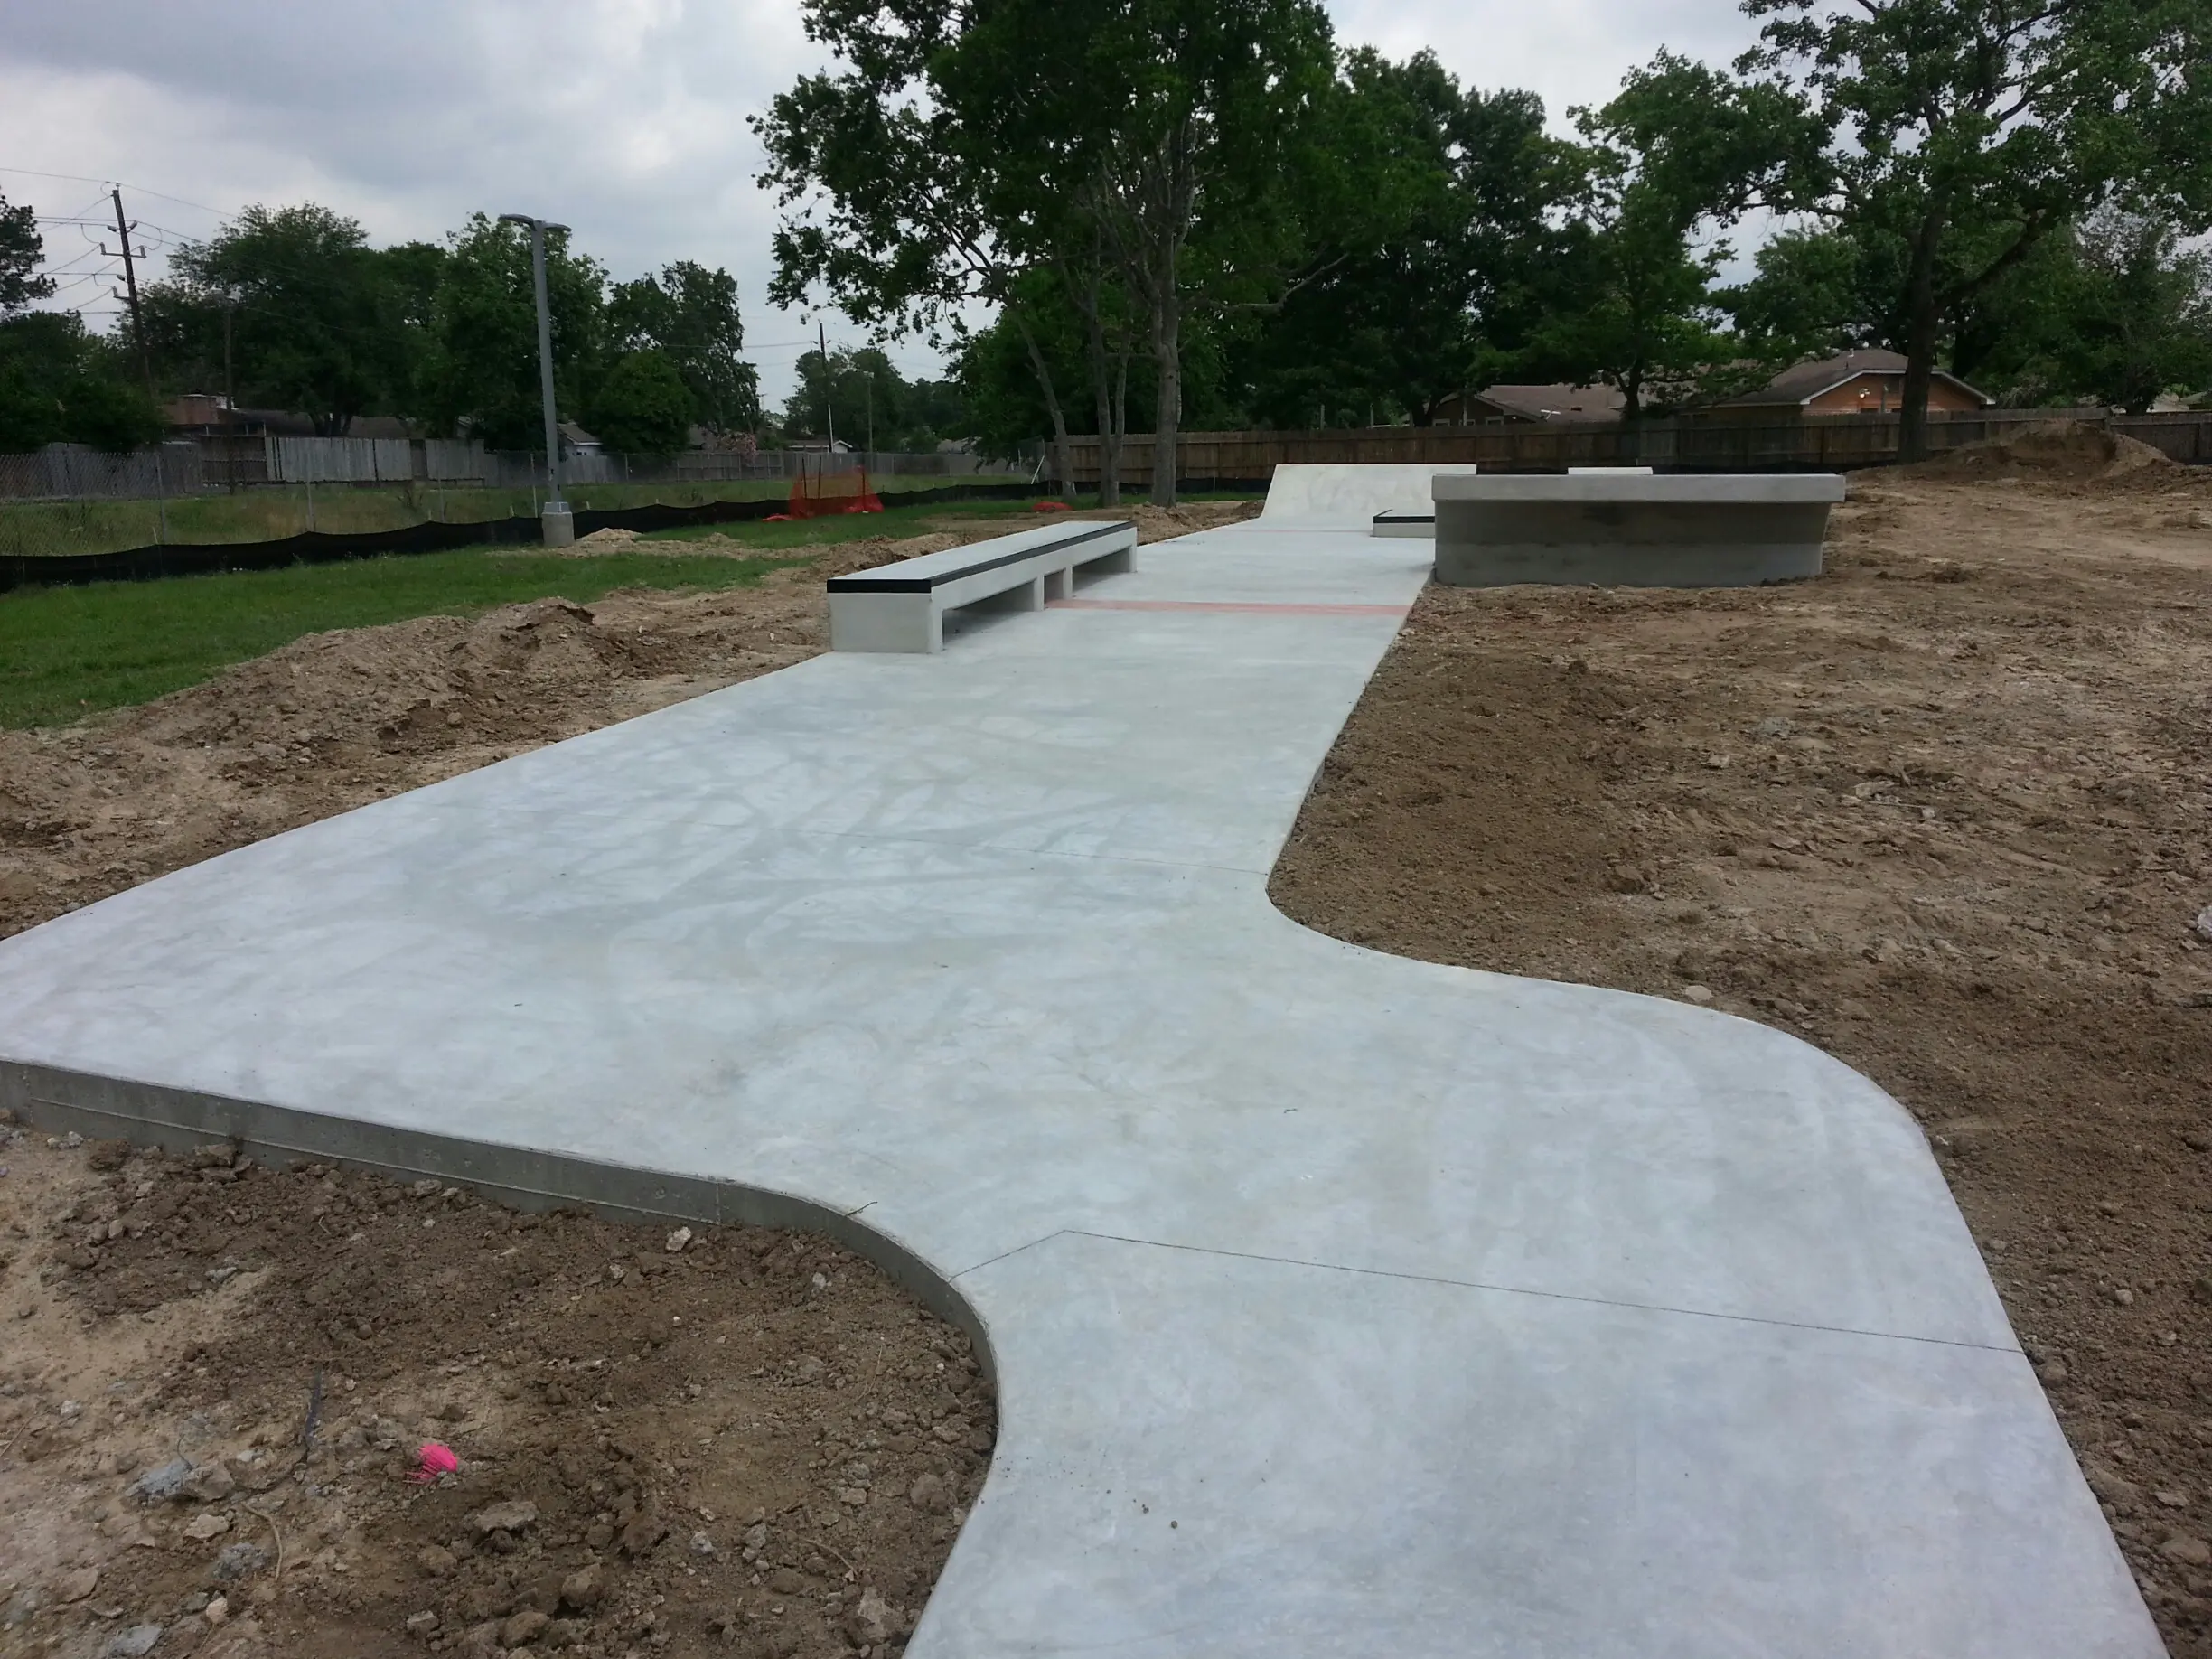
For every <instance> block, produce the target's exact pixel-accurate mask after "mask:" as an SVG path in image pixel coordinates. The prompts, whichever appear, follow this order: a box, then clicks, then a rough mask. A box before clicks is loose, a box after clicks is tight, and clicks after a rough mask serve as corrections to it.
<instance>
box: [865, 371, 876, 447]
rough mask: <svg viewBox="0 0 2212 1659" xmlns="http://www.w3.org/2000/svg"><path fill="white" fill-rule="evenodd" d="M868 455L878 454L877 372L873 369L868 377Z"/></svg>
mask: <svg viewBox="0 0 2212 1659" xmlns="http://www.w3.org/2000/svg"><path fill="white" fill-rule="evenodd" d="M867 453H868V454H869V455H874V454H875V453H876V371H875V370H873V369H871V370H868V377H867Z"/></svg>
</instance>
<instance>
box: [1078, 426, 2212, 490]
mask: <svg viewBox="0 0 2212 1659" xmlns="http://www.w3.org/2000/svg"><path fill="white" fill-rule="evenodd" d="M2053 419H2068V420H2083V421H2086V422H2088V423H2089V424H2091V425H2094V426H2103V427H2105V428H2107V429H2108V430H2110V431H2113V432H2117V433H2124V434H2125V435H2127V436H2130V437H2133V438H2139V439H2141V440H2142V442H2143V443H2146V444H2149V445H2151V446H2153V447H2154V448H2157V449H2160V450H2162V451H2164V452H2165V453H2166V454H2167V455H2170V456H2172V457H2173V459H2175V460H2177V461H2182V462H2188V463H2189V464H2195V465H2207V464H2212V415H2207V414H2197V413H2185V414H2178V415H2111V414H2107V413H2105V412H2104V411H2103V410H2101V409H2090V410H2076V409H1985V410H1982V411H1981V412H1980V413H1977V414H1972V415H1950V416H1945V415H1935V416H1932V417H1930V419H1929V422H1928V435H1929V443H1930V446H1931V447H1932V448H1933V449H1934V450H1935V452H1936V453H1937V454H1941V453H1943V452H1944V451H1945V450H1950V449H1956V448H1958V447H1960V446H1961V445H1966V444H1978V443H1982V442H1983V441H1984V440H1987V439H1992V438H1993V439H2003V438H2005V437H2008V436H2017V435H2018V434H2019V433H2020V430H2021V429H2022V428H2024V427H2027V426H2033V425H2035V424H2036V423H2038V422H2039V421H2047V420H2053ZM1152 449H1153V444H1152V438H1151V436H1150V435H1149V434H1139V433H1132V434H1130V435H1129V436H1128V437H1127V438H1125V439H1123V440H1122V450H1121V467H1120V472H1121V482H1122V483H1123V484H1124V485H1125V486H1127V487H1130V488H1147V487H1149V485H1150V483H1151V481H1152ZM1176 451H1177V453H1176V473H1177V475H1178V476H1179V478H1180V479H1181V480H1182V481H1183V483H1185V484H1186V486H1188V487H1190V488H1194V489H1204V488H1205V487H1206V486H1207V485H1208V484H1209V483H1216V482H1218V483H1223V484H1239V483H1246V484H1249V483H1264V482H1265V481H1266V480H1267V479H1269V478H1270V477H1271V476H1273V474H1274V471H1275V469H1276V467H1277V466H1279V465H1283V464H1300V463H1305V464H1312V463H1332V462H1333V463H1339V464H1343V463H1352V464H1367V463H1377V462H1412V463H1420V462H1430V463H1435V462H1460V463H1465V462H1469V461H1471V462H1474V463H1475V464H1477V465H1479V466H1481V467H1484V468H1485V469H1486V470H1488V471H1493V472H1500V473H1557V472H1563V471H1565V470H1566V469H1567V468H1569V467H1570V466H1650V467H1656V468H1658V469H1659V470H1661V471H1662V472H1692V473H1791V472H1818V473H1825V472H1846V471H1849V470H1851V469H1852V468H1854V467H1864V466H1885V465H1889V464H1893V463H1894V462H1895V461H1896V460H1897V458H1898V417H1896V416H1894V415H1889V416H1880V415H1839V416H1826V417H1812V418H1809V419H1804V420H1791V421H1776V420H1768V421H1757V422H1755V421H1747V420H1737V419H1729V418H1725V417H1720V416H1714V415H1706V416H1701V417H1690V418H1687V419H1683V418H1669V419H1664V420H1645V421H1638V422H1636V423H1635V424H1634V425H1624V424H1621V423H1617V422H1607V423H1602V424H1600V423H1597V422H1589V423H1584V422H1567V421H1532V422H1529V423H1527V424H1525V425H1523V424H1512V423H1498V424H1495V425H1489V426H1375V427H1366V428H1361V429H1355V430H1352V431H1344V432H1186V433H1184V434H1183V435H1182V436H1181V439H1180V441H1179V442H1178V444H1177V445H1176ZM1068 458H1069V463H1070V466H1071V470H1072V471H1073V473H1074V483H1077V484H1078V485H1080V486H1083V487H1085V488H1089V489H1095V488H1097V486H1098V482H1099V441H1098V439H1097V438H1096V437H1095V436H1090V437H1071V438H1070V439H1069V440H1068Z"/></svg>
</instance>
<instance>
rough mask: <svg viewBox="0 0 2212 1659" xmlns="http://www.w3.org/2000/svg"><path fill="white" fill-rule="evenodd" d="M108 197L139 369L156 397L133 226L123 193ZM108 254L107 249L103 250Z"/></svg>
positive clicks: (150, 394)
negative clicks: (119, 246) (140, 303)
mask: <svg viewBox="0 0 2212 1659" xmlns="http://www.w3.org/2000/svg"><path fill="white" fill-rule="evenodd" d="M108 197H109V199H110V200H111V201H113V202H115V211H116V240H117V241H118V242H120V243H121V244H122V245H123V284H124V286H125V287H127V289H129V291H130V314H131V333H132V334H133V335H134V336H135V337H136V339H137V342H138V368H139V371H140V372H141V373H143V374H144V375H145V389H146V396H147V397H149V398H151V397H152V396H153V395H154V356H153V353H152V352H150V351H147V350H146V336H145V317H144V316H142V315H141V314H139V311H138V267H137V266H136V264H134V263H133V262H132V256H131V244H130V233H131V230H132V229H133V227H132V226H130V225H127V224H126V223H125V222H124V220H123V192H122V191H120V190H111V191H109V192H108ZM101 251H102V252H106V251H107V250H106V249H105V248H103V249H101Z"/></svg>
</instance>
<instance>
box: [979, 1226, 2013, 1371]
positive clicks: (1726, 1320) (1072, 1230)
mask: <svg viewBox="0 0 2212 1659" xmlns="http://www.w3.org/2000/svg"><path fill="white" fill-rule="evenodd" d="M1064 1238H1074V1239H1096V1240H1098V1241H1099V1242H1101V1243H1106V1244H1128V1245H1131V1246H1133V1247H1135V1248H1137V1249H1139V1250H1169V1251H1178V1252H1180V1253H1182V1254H1185V1255H1191V1256H1219V1257H1222V1258H1223V1259H1225V1260H1228V1261H1266V1262H1271V1263H1273V1264H1275V1265H1277V1266H1279V1267H1294V1268H1310V1269H1312V1270H1314V1271H1315V1272H1317V1273H1349V1274H1352V1275H1354V1277H1357V1278H1361V1279H1397V1280H1400V1281H1401V1282H1403V1283H1406V1284H1415V1285H1442V1286H1445V1287H1447V1288H1448V1289H1455V1290H1487V1291H1495V1292H1496V1293H1497V1294H1498V1295H1500V1296H1525V1297H1532V1298H1536V1299H1538V1300H1541V1301H1546V1302H1577V1303H1580V1304H1582V1305H1584V1306H1586V1307H1590V1308H1625V1309H1626V1310H1628V1311H1630V1312H1632V1313H1648V1314H1661V1315H1664V1316H1668V1317H1674V1318H1682V1319H1717V1320H1719V1321H1720V1322H1721V1323H1723V1324H1727V1325H1759V1326H1771V1327H1772V1328H1774V1329H1776V1330H1786V1331H1817V1332H1819V1333H1820V1334H1821V1335H1823V1336H1863V1337H1866V1338H1867V1339H1868V1340H1870V1341H1872V1342H1914V1343H1924V1344H1926V1345H1928V1346H1930V1347H1937V1348H1970V1349H1973V1351H1974V1352H1976V1353H1980V1354H2018V1353H2019V1352H2020V1350H2019V1349H2018V1348H2013V1347H2005V1346H2002V1345H1999V1344H1996V1343H1987V1342H1963V1341H1961V1340H1959V1339H1958V1338H1956V1337H1952V1336H1914V1335H1913V1334H1912V1333H1910V1332H1908V1331H1872V1330H1867V1329H1864V1328H1863V1327H1861V1326H1852V1325H1822V1324H1819V1323H1816V1322H1814V1321H1813V1320H1809V1319H1776V1318H1770V1317H1767V1316H1765V1315H1761V1314H1734V1313H1721V1312H1720V1311H1718V1310H1717V1309H1714V1308H1677V1307H1674V1306H1672V1305H1670V1304H1668V1303H1665V1302H1634V1301H1628V1300H1626V1299H1625V1298H1619V1297H1610V1296H1578V1295H1576V1294H1575V1293H1573V1292H1572V1291H1569V1290H1538V1289H1532V1288H1531V1287H1529V1286H1527V1285H1502V1284H1496V1283H1493V1282H1491V1281H1490V1280H1487V1279H1454V1278H1451V1277H1450V1276H1448V1275H1447V1274H1442V1273H1408V1272H1404V1271H1401V1270H1397V1269H1393V1268H1370V1267H1353V1266H1350V1265H1348V1264H1346V1263H1345V1262H1341V1261H1311V1260H1308V1259H1307V1258H1303V1257H1299V1256H1276V1255H1269V1254H1265V1253H1263V1252H1261V1251H1249V1250H1223V1249H1221V1248H1219V1247H1218V1246H1215V1245H1211V1244H1179V1243H1176V1242H1172V1241H1170V1240H1166V1239H1134V1238H1130V1237H1129V1236H1128V1235H1127V1234H1126V1233H1099V1232H1095V1231H1093V1230H1092V1229H1091V1228H1088V1227H1060V1228H1056V1229H1054V1231H1053V1232H1051V1233H1045V1234H1044V1235H1042V1236H1041V1237H1038V1238H1034V1239H1031V1240H1030V1241H1029V1242H1027V1243H1026V1244H1017V1245H1015V1246H1014V1247H1013V1248H1012V1249H1011V1250H1002V1251H999V1252H998V1254H997V1255H995V1256H987V1257H985V1258H984V1259H983V1260H982V1261H978V1262H976V1263H974V1264H973V1265H972V1266H970V1267H964V1268H962V1269H961V1270H960V1271H959V1272H957V1273H954V1274H953V1275H951V1277H952V1279H954V1280H955V1281H958V1280H960V1279H965V1278H967V1277H968V1276H969V1275H970V1274H971V1273H979V1272H981V1271H982V1270H984V1269H985V1268H987V1267H990V1266H992V1265H994V1264H996V1263H998V1262H1000V1261H1007V1260H1008V1258H1010V1257H1014V1256H1018V1255H1021V1254H1023V1253H1025V1252H1026V1251H1032V1250H1036V1249H1037V1248H1038V1247H1039V1246H1041V1245H1045V1244H1049V1243H1051V1242H1053V1241H1054V1239H1064Z"/></svg>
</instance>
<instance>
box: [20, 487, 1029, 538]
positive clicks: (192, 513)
mask: <svg viewBox="0 0 2212 1659" xmlns="http://www.w3.org/2000/svg"><path fill="white" fill-rule="evenodd" d="M1006 482H1010V481H1008V480H1003V479H999V478H997V477H988V478H986V477H976V478H939V477H920V476H916V477H901V478H882V479H876V480H874V481H873V483H874V485H875V489H876V493H877V494H878V495H882V496H885V497H890V496H894V495H896V494H898V493H899V492H902V491H905V490H935V489H942V488H943V487H945V486H947V485H953V484H965V483H1006ZM790 492H791V486H790V484H789V483H786V482H785V481H784V480H782V479H777V478H763V479H752V480H748V481H745V482H741V483H696V484H576V485H572V486H571V487H570V489H569V491H568V499H569V501H570V503H571V504H572V505H574V506H576V507H577V508H580V509H583V510H586V511H612V510H615V509H619V508H624V507H642V506H651V505H654V504H659V505H664V506H670V507H696V506H698V505H700V504H702V503H703V502H707V501H782V500H783V499H784V498H785V497H786V496H787V495H788V494H789V493H790ZM313 496H314V515H313V524H312V528H313V529H315V530H324V531H356V530H398V529H401V528H402V527H404V526H406V525H409V524H420V523H421V522H422V521H423V520H426V519H436V520H443V521H445V522H446V523H455V524H479V523H482V522H483V521H484V520H488V519H504V518H512V517H516V516H518V515H526V514H529V513H531V512H535V511H537V508H538V498H537V496H536V495H534V494H533V493H532V492H530V491H529V490H448V489H445V488H444V487H442V486H440V485H437V484H427V483H417V484H377V485H368V484H322V485H318V486H317V487H316V488H315V489H314V492H313ZM308 508H309V492H308V491H307V489H306V488H305V486H301V485H286V486H277V485H270V486H267V487H262V486H256V487H254V488H252V489H247V490H240V491H239V492H237V493H236V494H209V495H195V496H189V497H182V498H179V499H177V500H174V501H170V502H168V503H167V505H166V509H165V511H166V514H167V521H168V529H167V532H166V535H165V536H164V532H163V529H162V522H163V514H164V505H163V504H162V503H161V502H158V501H5V502H0V553H14V554H29V555H45V554H52V553H111V552H115V551H117V550H118V549H120V548H141V547H150V546H152V545H154V544H155V543H156V542H159V541H162V540H164V539H166V540H169V541H177V542H201V543H208V542H233V541H273V540H276V539H278V538H279V537H284V536H294V535H297V534H298V533H299V532H300V531H302V530H307V529H309V528H311V526H310V522H309V511H308Z"/></svg>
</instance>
